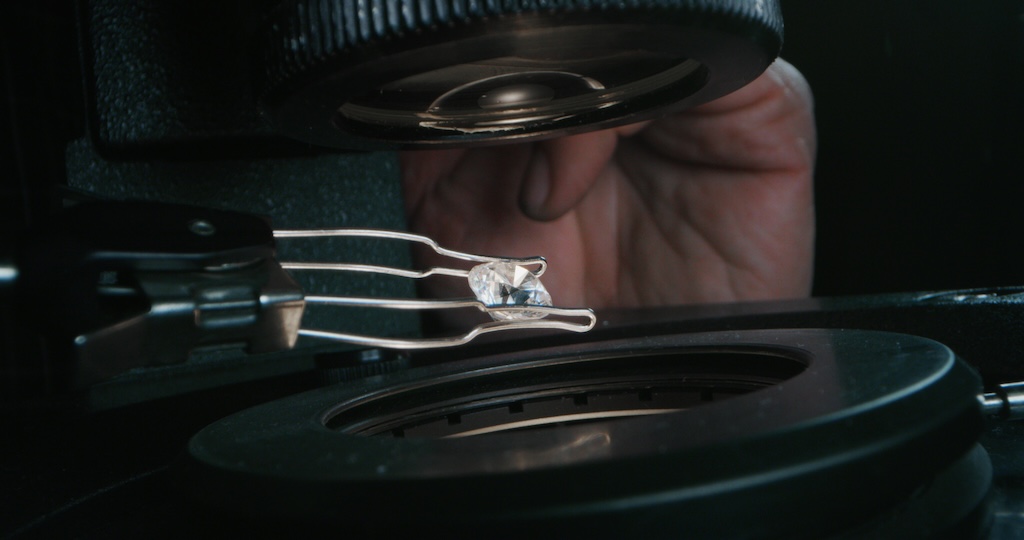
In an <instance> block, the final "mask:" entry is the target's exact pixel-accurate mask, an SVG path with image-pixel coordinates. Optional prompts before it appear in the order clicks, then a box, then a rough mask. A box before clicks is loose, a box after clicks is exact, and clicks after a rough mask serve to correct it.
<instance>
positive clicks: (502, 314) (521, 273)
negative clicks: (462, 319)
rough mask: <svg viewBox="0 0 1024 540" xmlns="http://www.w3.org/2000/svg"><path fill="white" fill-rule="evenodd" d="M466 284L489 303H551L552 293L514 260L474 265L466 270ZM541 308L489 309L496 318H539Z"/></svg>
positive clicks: (477, 297) (478, 296)
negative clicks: (536, 309)
mask: <svg viewBox="0 0 1024 540" xmlns="http://www.w3.org/2000/svg"><path fill="white" fill-rule="evenodd" d="M469 288H471V289H473V294H475V295H476V299H477V300H479V301H481V302H483V303H484V304H486V305H487V306H489V307H500V306H550V305H551V295H550V294H548V291H547V289H545V288H544V285H543V284H542V283H541V282H540V280H539V279H537V276H535V275H533V273H532V272H530V271H529V270H527V269H526V268H524V267H522V266H519V265H517V264H515V263H507V262H492V263H485V264H480V265H477V266H474V267H473V269H472V270H470V271H469ZM546 315H547V314H546V313H543V312H540V311H501V310H497V311H492V312H491V317H493V318H494V319H495V320H498V321H501V320H506V321H508V320H516V319H541V318H543V317H545V316H546Z"/></svg>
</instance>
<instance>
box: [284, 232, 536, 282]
mask: <svg viewBox="0 0 1024 540" xmlns="http://www.w3.org/2000/svg"><path fill="white" fill-rule="evenodd" d="M325 237H328V238H330V237H344V238H384V239H388V240H405V241H408V242H419V243H421V244H425V245H427V246H430V248H431V249H433V250H434V251H435V252H437V253H438V254H440V255H444V256H445V257H452V258H454V259H460V260H464V261H471V262H478V263H486V262H510V263H514V264H518V265H520V266H533V265H535V264H536V265H539V268H538V269H537V270H536V271H534V272H533V275H535V276H541V275H543V274H544V272H545V271H546V270H547V267H548V263H547V261H546V260H544V257H492V256H489V255H474V254H472V253H463V252H461V251H455V250H453V249H447V248H443V247H441V246H440V245H439V244H438V243H437V242H436V241H435V240H434V239H432V238H429V237H426V236H422V235H419V234H413V233H407V232H401V231H389V230H385V229H308V230H306V229H302V230H287V229H286V230H277V231H274V238H325ZM283 264H296V263H283ZM307 264H308V263H307ZM285 268H288V267H287V266H285ZM435 273H437V272H435ZM395 275H400V274H395ZM448 275H450V274H448Z"/></svg>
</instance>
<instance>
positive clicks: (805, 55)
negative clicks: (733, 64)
mask: <svg viewBox="0 0 1024 540" xmlns="http://www.w3.org/2000/svg"><path fill="white" fill-rule="evenodd" d="M783 9H784V14H785V17H786V45H785V48H784V51H783V56H784V57H786V58H787V59H788V60H790V61H791V62H792V63H794V64H795V65H796V66H797V67H799V68H800V69H801V70H802V71H803V73H804V74H805V75H806V76H807V78H808V79H809V81H810V83H811V85H812V87H813V89H814V92H815V96H816V110H817V118H818V126H819V139H820V151H819V160H818V172H817V202H818V223H819V228H818V231H819V232H818V251H817V254H818V258H817V277H816V284H815V293H816V294H819V295H843V294H855V293H873V292H886V291H908V290H933V289H952V288H965V287H988V286H998V285H1010V284H1022V283H1024V271H1022V270H1021V268H1022V264H1021V263H1022V262H1024V254H1022V250H1021V248H1020V243H1021V240H1020V239H1021V238H1022V237H1024V234H1022V233H1024V213H1022V212H1020V211H1019V207H1020V201H1021V200H1022V197H1021V196H1022V194H1024V193H1022V191H1024V187H1022V185H1021V181H1020V180H1021V178H1022V175H1021V170H1022V167H1021V157H1020V154H1021V153H1020V152H1019V151H1018V150H1019V149H1020V148H1021V147H1022V143H1024V135H1022V132H1024V106H1022V101H1024V31H1022V29H1024V19H1022V18H1024V2H1021V1H1019V0H1012V1H1011V0H999V1H995V0H994V1H990V2H969V1H966V0H956V1H954V0H938V1H936V0H930V1H921V0H873V1H861V2H850V1H845V2H837V1H832V0H784V1H783ZM0 25H2V27H0V47H2V49H0V53H2V54H0V56H2V58H0V61H2V65H0V76H2V84H0V95H2V96H3V101H2V105H0V126H3V130H2V135H0V157H2V161H0V226H2V227H3V231H4V235H3V236H4V238H5V239H9V238H12V237H13V236H14V234H16V232H17V231H18V230H20V229H22V228H24V227H25V226H26V225H27V224H29V223H32V222H33V221H36V220H38V219H39V218H40V216H42V215H44V214H45V213H46V212H47V211H48V209H49V208H50V206H51V205H52V204H53V201H54V200H55V198H54V197H53V190H52V186H54V185H59V184H62V183H64V181H65V178H66V169H65V149H66V148H67V145H68V143H69V142H70V141H72V140H75V139H79V138H81V137H82V135H83V132H84V130H85V127H84V126H85V121H84V112H83V105H82V104H83V103H84V98H83V95H82V90H81V87H82V83H81V80H82V79H81V73H80V60H79V51H78V48H77V36H76V23H75V9H74V4H73V3H72V2H67V1H56V0H49V1H31V2H30V1H27V0H16V1H5V2H3V3H2V4H0Z"/></svg>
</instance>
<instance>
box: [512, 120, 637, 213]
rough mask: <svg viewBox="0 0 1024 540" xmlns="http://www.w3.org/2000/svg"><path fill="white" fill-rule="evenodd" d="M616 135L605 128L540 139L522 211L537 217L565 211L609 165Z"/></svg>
mask: <svg viewBox="0 0 1024 540" xmlns="http://www.w3.org/2000/svg"><path fill="white" fill-rule="evenodd" d="M617 139H618V134H617V133H616V132H615V131H614V130H606V131H597V132H593V133H587V134H584V135H575V136H572V137H562V138H558V139H553V140H550V141H545V142H543V143H539V144H538V145H537V146H536V147H535V150H534V152H533V155H531V156H530V164H529V166H528V168H527V169H526V177H525V178H524V179H523V186H522V189H521V191H520V198H519V205H520V209H521V210H522V212H523V213H524V214H526V216H527V217H529V218H531V219H535V220H538V221H552V220H555V219H558V218H560V217H562V216H563V215H565V214H566V213H567V212H568V211H569V210H571V209H572V208H574V207H575V206H576V205H577V204H579V202H580V201H581V200H583V198H584V197H585V196H586V195H587V193H588V192H589V191H590V188H591V187H592V186H593V185H594V183H595V182H596V181H597V178H598V177H599V175H600V174H601V172H602V171H603V170H604V169H605V168H606V167H608V163H609V161H610V160H611V157H612V154H613V153H614V151H615V144H616V142H617Z"/></svg>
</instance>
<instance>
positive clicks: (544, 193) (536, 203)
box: [519, 150, 551, 218]
mask: <svg viewBox="0 0 1024 540" xmlns="http://www.w3.org/2000/svg"><path fill="white" fill-rule="evenodd" d="M550 193H551V169H550V167H548V157H547V155H546V154H545V153H544V151H543V150H536V151H535V152H534V155H533V156H532V159H531V160H530V168H529V169H527V171H526V178H525V179H524V180H523V187H522V191H521V192H520V194H519V206H520V208H521V209H522V211H523V213H524V214H526V215H527V216H528V217H532V218H540V217H542V216H543V213H544V203H546V202H547V200H548V195H549V194H550Z"/></svg>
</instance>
